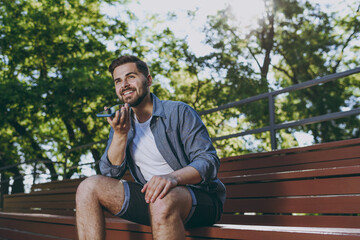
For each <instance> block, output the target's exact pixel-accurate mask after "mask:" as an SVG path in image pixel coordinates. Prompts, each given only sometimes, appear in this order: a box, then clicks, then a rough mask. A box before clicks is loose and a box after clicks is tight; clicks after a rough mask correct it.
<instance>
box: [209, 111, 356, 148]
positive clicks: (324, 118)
mask: <svg viewBox="0 0 360 240" xmlns="http://www.w3.org/2000/svg"><path fill="white" fill-rule="evenodd" d="M357 114H360V108H356V109H352V110H349V111H344V112H336V113H329V114H325V115H321V116H317V117H312V118H306V119H302V120H298V121H294V122H288V123H281V124H276V125H275V126H274V128H275V129H277V130H278V129H284V128H290V127H297V126H302V125H309V124H313V123H319V122H324V121H327V120H333V119H338V118H342V117H347V116H351V115H357ZM270 129H271V127H270V126H267V127H263V128H258V129H253V130H248V131H244V132H241V133H235V134H230V135H225V136H221V137H214V138H211V140H212V141H213V142H215V141H219V140H224V139H229V138H234V137H241V136H245V135H250V134H256V133H261V132H266V131H270Z"/></svg>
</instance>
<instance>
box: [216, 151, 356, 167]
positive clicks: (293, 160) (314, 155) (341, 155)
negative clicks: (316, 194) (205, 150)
mask: <svg viewBox="0 0 360 240" xmlns="http://www.w3.org/2000/svg"><path fill="white" fill-rule="evenodd" d="M354 158H358V159H360V147H359V146H353V147H346V148H340V149H330V150H324V151H318V152H301V153H298V154H289V155H280V156H269V157H268V158H254V159H248V160H242V161H240V160H238V161H228V162H224V163H221V166H220V171H231V170H241V169H258V168H270V167H279V166H284V165H285V166H289V165H298V164H304V163H313V162H329V161H335V160H346V159H354Z"/></svg>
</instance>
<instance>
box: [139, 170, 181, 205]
mask: <svg viewBox="0 0 360 240" xmlns="http://www.w3.org/2000/svg"><path fill="white" fill-rule="evenodd" d="M177 185H178V180H177V179H176V178H175V177H174V176H172V175H171V174H167V175H160V176H153V177H152V178H151V179H150V181H149V182H147V183H146V184H145V185H144V187H143V189H141V192H142V193H145V201H146V202H147V203H154V202H155V201H156V199H157V198H160V199H162V198H163V197H165V195H166V194H167V193H168V192H169V191H170V190H171V189H172V188H174V187H176V186H177Z"/></svg>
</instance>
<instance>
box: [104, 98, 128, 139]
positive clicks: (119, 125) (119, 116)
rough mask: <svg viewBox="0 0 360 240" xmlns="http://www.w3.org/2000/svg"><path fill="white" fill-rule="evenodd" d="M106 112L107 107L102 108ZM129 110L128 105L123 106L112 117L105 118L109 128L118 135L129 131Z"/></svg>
mask: <svg viewBox="0 0 360 240" xmlns="http://www.w3.org/2000/svg"><path fill="white" fill-rule="evenodd" d="M104 109H105V110H106V109H107V107H104ZM129 116H130V110H129V104H125V105H124V106H122V107H121V109H120V110H118V111H116V112H115V116H114V117H107V118H106V120H107V122H108V123H109V124H110V126H111V127H112V128H113V129H114V131H115V132H118V133H127V131H128V130H129V129H130V117H129Z"/></svg>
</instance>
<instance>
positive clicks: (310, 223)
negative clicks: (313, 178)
mask: <svg viewBox="0 0 360 240" xmlns="http://www.w3.org/2000/svg"><path fill="white" fill-rule="evenodd" d="M220 223H227V224H245V225H268V226H297V227H334V228H339V227H340V228H359V226H360V217H359V216H329V215H319V216H299V215H297V216H294V215H234V214H224V215H223V216H222V218H221V221H220Z"/></svg>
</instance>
